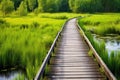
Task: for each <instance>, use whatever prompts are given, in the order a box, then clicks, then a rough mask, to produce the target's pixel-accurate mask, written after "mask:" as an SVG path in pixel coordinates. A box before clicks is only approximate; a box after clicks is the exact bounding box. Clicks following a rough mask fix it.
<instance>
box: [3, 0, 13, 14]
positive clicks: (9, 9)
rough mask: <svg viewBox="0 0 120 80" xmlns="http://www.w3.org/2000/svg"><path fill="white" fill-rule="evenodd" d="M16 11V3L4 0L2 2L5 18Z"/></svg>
mask: <svg viewBox="0 0 120 80" xmlns="http://www.w3.org/2000/svg"><path fill="white" fill-rule="evenodd" d="M13 10H14V3H13V2H12V1H10V0H3V1H2V2H1V11H2V12H3V14H4V16H5V15H6V14H8V13H11V12H12V11H13Z"/></svg>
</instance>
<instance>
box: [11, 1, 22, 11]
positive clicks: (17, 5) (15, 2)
mask: <svg viewBox="0 0 120 80" xmlns="http://www.w3.org/2000/svg"><path fill="white" fill-rule="evenodd" d="M11 1H13V2H14V7H15V10H17V8H18V7H19V5H20V3H21V2H22V1H23V0H11Z"/></svg>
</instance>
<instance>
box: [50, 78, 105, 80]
mask: <svg viewBox="0 0 120 80" xmlns="http://www.w3.org/2000/svg"><path fill="white" fill-rule="evenodd" d="M48 80H106V79H105V78H71V79H66V78H50V79H48Z"/></svg>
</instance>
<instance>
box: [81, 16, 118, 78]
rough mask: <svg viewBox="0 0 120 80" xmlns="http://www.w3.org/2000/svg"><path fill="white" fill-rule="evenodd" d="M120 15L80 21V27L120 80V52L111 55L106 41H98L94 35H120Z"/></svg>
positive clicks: (94, 17) (95, 17)
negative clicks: (106, 46)
mask: <svg viewBox="0 0 120 80" xmlns="http://www.w3.org/2000/svg"><path fill="white" fill-rule="evenodd" d="M118 15H119V14H116V15H114V17H113V15H111V14H109V15H95V16H91V17H88V18H83V19H80V20H79V25H81V28H82V29H83V30H84V32H85V34H86V36H87V37H88V39H89V40H90V42H91V44H92V45H93V47H94V48H95V50H96V51H97V53H98V54H99V56H100V57H101V58H102V60H103V61H104V62H105V63H106V65H107V66H108V68H109V69H110V70H111V71H112V73H113V74H114V75H115V76H116V77H117V79H118V80H120V52H117V53H116V52H111V54H110V55H109V54H108V52H107V50H106V48H105V42H104V41H98V40H96V39H95V38H94V37H93V36H92V33H96V34H99V35H106V34H120V23H119V19H118V18H119V16H118Z"/></svg>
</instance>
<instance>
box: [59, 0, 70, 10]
mask: <svg viewBox="0 0 120 80" xmlns="http://www.w3.org/2000/svg"><path fill="white" fill-rule="evenodd" d="M58 1H59V11H60V12H65V11H69V4H68V0H58Z"/></svg>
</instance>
